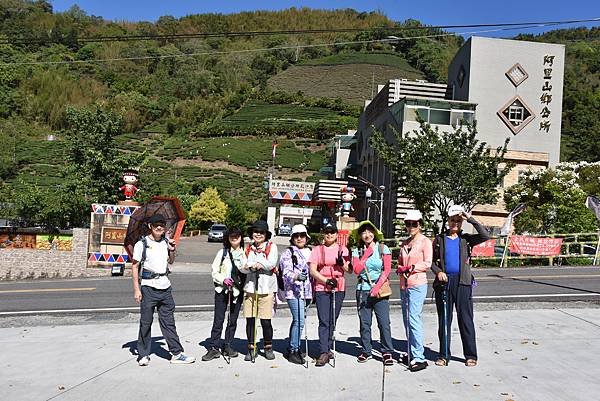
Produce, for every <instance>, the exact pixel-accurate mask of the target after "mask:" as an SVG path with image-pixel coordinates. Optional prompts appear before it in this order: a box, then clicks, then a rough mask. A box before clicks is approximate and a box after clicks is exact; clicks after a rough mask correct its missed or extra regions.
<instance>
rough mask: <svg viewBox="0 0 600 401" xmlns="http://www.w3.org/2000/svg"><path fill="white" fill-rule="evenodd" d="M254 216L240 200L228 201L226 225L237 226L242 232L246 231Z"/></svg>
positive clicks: (229, 226)
mask: <svg viewBox="0 0 600 401" xmlns="http://www.w3.org/2000/svg"><path fill="white" fill-rule="evenodd" d="M251 219H252V216H250V214H249V213H248V211H247V208H246V207H244V206H243V205H242V204H241V203H239V202H238V201H236V200H234V199H232V200H230V201H228V202H227V216H226V217H225V225H226V226H227V227H228V228H233V227H237V228H239V229H240V230H242V232H244V231H245V229H246V227H247V226H249V225H250V222H251Z"/></svg>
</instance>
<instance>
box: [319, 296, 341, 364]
mask: <svg viewBox="0 0 600 401" xmlns="http://www.w3.org/2000/svg"><path fill="white" fill-rule="evenodd" d="M345 296H346V293H345V292H343V291H336V293H335V314H333V313H332V312H333V295H332V293H331V292H326V291H317V292H316V293H315V299H316V301H317V316H318V317H319V352H320V353H321V354H323V353H326V352H329V351H330V350H332V349H333V329H334V327H335V323H336V322H337V319H338V317H339V316H340V312H341V310H342V302H344V297H345Z"/></svg>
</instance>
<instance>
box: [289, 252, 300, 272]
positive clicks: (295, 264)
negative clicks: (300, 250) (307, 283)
mask: <svg viewBox="0 0 600 401" xmlns="http://www.w3.org/2000/svg"><path fill="white" fill-rule="evenodd" d="M288 249H289V251H290V255H291V258H292V265H293V266H294V269H296V268H297V267H298V257H297V256H296V255H295V254H294V248H292V247H291V246H288Z"/></svg>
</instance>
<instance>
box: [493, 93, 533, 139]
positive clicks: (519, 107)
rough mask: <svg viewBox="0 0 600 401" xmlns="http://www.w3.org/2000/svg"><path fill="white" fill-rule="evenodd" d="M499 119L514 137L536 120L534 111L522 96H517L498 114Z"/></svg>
mask: <svg viewBox="0 0 600 401" xmlns="http://www.w3.org/2000/svg"><path fill="white" fill-rule="evenodd" d="M497 114H498V117H500V119H501V120H502V121H503V122H504V124H506V126H507V127H508V128H510V130H511V131H512V133H513V134H514V135H516V134H518V133H519V131H521V130H522V129H523V128H525V126H526V125H527V124H529V123H530V122H531V120H533V119H534V118H535V115H534V114H533V111H532V110H531V108H529V106H527V105H526V104H525V102H524V101H523V99H521V97H520V96H515V97H514V98H512V99H511V100H510V101H509V102H508V103H506V104H505V105H504V106H502V108H501V109H500V110H498V112H497Z"/></svg>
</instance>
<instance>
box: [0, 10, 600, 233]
mask: <svg viewBox="0 0 600 401" xmlns="http://www.w3.org/2000/svg"><path fill="white" fill-rule="evenodd" d="M303 30H311V31H312V32H310V33H302V34H301V33H297V32H296V33H293V32H291V31H303ZM273 31H277V32H275V33H273ZM240 32H242V33H240ZM250 32H252V33H250ZM266 32H270V33H268V34H267V33H266ZM443 33H444V32H442V31H441V30H439V29H433V28H427V27H424V26H423V25H422V24H421V23H420V22H418V21H416V20H407V21H404V22H394V21H391V20H390V19H388V18H387V17H386V16H384V15H382V14H379V13H377V12H371V13H361V12H357V11H354V10H350V9H346V10H333V11H330V10H313V9H307V8H302V9H295V8H292V9H288V10H283V11H277V12H266V11H256V12H243V13H238V14H231V15H220V14H202V15H190V16H186V17H182V18H173V17H170V16H164V17H161V18H159V19H158V20H157V21H156V22H142V21H141V22H111V21H106V20H104V19H102V18H100V17H95V16H90V15H87V14H86V13H85V12H84V11H83V10H81V9H80V8H79V7H77V6H74V7H72V8H71V9H70V10H68V11H67V12H63V13H56V12H54V11H53V10H52V6H51V4H50V3H49V2H48V1H26V0H0V143H2V144H3V146H0V204H1V203H2V202H4V203H10V204H13V203H18V202H16V201H15V199H16V198H17V197H20V198H23V197H25V195H27V194H29V195H27V196H29V198H28V199H29V202H31V199H35V202H36V204H38V205H52V204H56V203H62V202H69V199H61V200H57V199H56V198H55V197H54V198H53V196H55V194H56V192H57V191H56V190H55V188H57V186H59V187H60V186H61V185H65V184H64V183H65V182H66V179H67V178H68V177H67V175H68V174H70V173H69V172H68V171H67V170H68V169H67V168H66V166H65V164H68V161H69V160H71V159H70V156H69V154H67V152H68V150H69V149H72V146H70V144H69V143H68V141H69V138H71V139H72V138H73V137H72V135H71V136H69V135H67V133H68V132H71V133H72V130H73V127H72V124H73V121H76V120H77V118H75V117H74V116H77V111H78V110H79V111H81V110H83V109H86V110H90V109H91V110H95V111H96V112H97V113H100V114H99V117H98V118H100V120H101V121H110V122H111V127H112V126H113V125H112V122H114V123H115V124H116V125H115V126H118V130H117V131H116V134H117V135H116V137H115V138H114V143H112V145H111V146H114V147H118V148H119V149H121V152H124V153H125V154H129V155H130V156H140V158H141V159H143V162H141V164H140V167H141V180H142V183H143V187H144V188H146V191H145V193H146V195H151V194H153V193H170V194H175V195H182V196H183V195H192V196H194V195H197V194H198V192H199V191H201V190H202V188H204V187H206V186H215V187H217V188H218V189H219V191H220V193H221V194H222V195H223V196H224V197H225V198H226V199H237V200H236V201H240V202H242V203H244V204H248V205H253V206H256V207H259V206H260V204H261V203H262V202H264V198H265V197H264V193H262V192H261V191H262V189H261V188H262V181H263V179H264V175H265V168H266V166H268V165H269V163H270V153H271V148H270V147H271V142H272V141H273V140H277V141H278V142H279V147H278V150H279V153H278V157H277V164H276V167H277V174H278V176H280V177H282V178H289V179H301V180H316V179H318V178H319V175H318V171H319V169H320V168H321V167H322V166H323V165H324V163H325V161H326V159H327V157H328V155H327V151H326V144H327V141H328V139H329V138H331V137H332V136H333V135H335V134H338V133H344V132H345V131H346V130H347V129H351V128H355V127H356V125H357V117H358V115H359V113H360V108H359V105H360V104H361V102H362V100H361V99H363V98H364V97H365V96H368V95H369V94H370V93H371V91H372V90H373V89H372V88H373V82H376V83H381V81H385V80H387V79H389V78H391V77H398V78H410V79H414V78H424V79H427V80H430V81H436V82H439V81H444V80H445V77H446V71H447V66H448V64H449V62H450V60H451V59H452V57H453V56H454V54H455V53H456V51H457V50H458V48H459V47H460V46H461V45H462V43H463V38H462V37H459V36H454V35H445V36H441V34H443ZM390 35H393V36H394V37H399V38H401V40H398V41H394V42H393V43H392V42H380V41H378V40H381V39H386V38H389V37H390ZM427 35H429V36H431V37H429V38H423V36H427ZM435 35H440V36H439V37H436V36H435ZM416 36H420V37H421V38H418V39H417V38H413V37H416ZM597 36H600V35H598V30H595V29H592V30H588V29H576V30H561V31H553V32H550V33H547V34H545V35H542V36H536V37H529V36H522V37H519V39H526V40H540V41H548V42H558V43H565V44H566V45H567V72H566V80H565V102H564V119H563V120H564V123H563V127H564V135H565V140H564V143H565V145H566V146H565V148H564V157H565V158H568V159H569V160H580V159H586V160H598V159H599V158H600V152H599V151H598V146H599V145H598V142H599V141H598V139H600V138H598V136H599V135H600V130H599V129H598V127H599V125H598V124H599V122H598V114H597V110H598V106H599V105H600V104H599V103H600V99H599V94H598V81H599V79H598V74H599V72H598V68H599V57H598V50H599V43H600V42H598V40H597ZM593 37H596V39H592V38H593ZM339 42H345V44H333V43H339ZM348 42H350V43H348ZM274 47H275V48H277V49H275V50H273V49H272V48H274ZM268 49H271V50H268ZM336 74H338V76H337V77H336ZM344 74H353V77H355V78H354V79H351V80H345V79H344ZM325 76H327V77H328V79H333V81H332V82H336V85H334V87H323V85H319V82H322V78H323V77H325ZM337 82H340V83H341V84H337ZM344 82H346V83H347V86H344ZM375 88H376V86H375ZM69 113H70V114H69ZM84 114H85V113H84ZM84 114H81V115H84ZM104 114H105V115H104ZM81 115H80V117H81ZM86 115H87V114H86ZM69 116H71V118H70V117H69ZM88 116H89V115H88ZM48 138H50V139H53V140H52V141H48V140H47V139H48ZM582 144H583V145H582ZM89 146H92V147H93V146H94V143H93V141H90V142H89ZM91 150H92V151H96V152H101V149H91ZM71 178H73V177H71ZM88 178H89V177H88ZM90 185H91V184H90ZM23 194H25V195H23ZM34 195H35V196H34ZM86 196H87V197H88V198H89V199H90V200H93V201H99V202H109V201H113V200H114V198H115V197H116V193H115V194H113V195H110V196H109V195H108V194H106V193H104V194H97V197H98V198H99V199H92V198H93V197H94V196H92V195H90V194H89V193H88V194H86ZM17 200H19V199H17ZM20 200H22V199H20ZM74 207H75V206H74ZM76 207H80V206H76ZM76 207H75V208H76ZM21 212H22V211H21ZM36 213H38V214H40V213H41V214H42V215H43V211H39V210H37V211H36ZM32 214H35V213H32ZM83 215H84V214H83ZM80 216H82V214H81V213H80ZM38 219H39V218H38ZM61 224H62V223H61Z"/></svg>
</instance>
